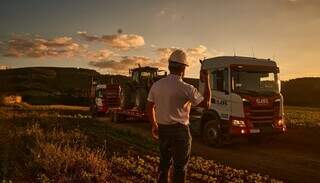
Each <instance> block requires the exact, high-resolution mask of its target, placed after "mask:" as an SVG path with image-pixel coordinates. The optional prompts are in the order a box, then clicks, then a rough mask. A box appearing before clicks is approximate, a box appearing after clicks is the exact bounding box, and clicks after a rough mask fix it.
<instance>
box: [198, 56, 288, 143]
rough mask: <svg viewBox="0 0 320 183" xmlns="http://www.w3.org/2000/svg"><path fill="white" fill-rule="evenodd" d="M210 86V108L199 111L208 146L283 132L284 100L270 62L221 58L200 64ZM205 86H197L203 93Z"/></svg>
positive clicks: (235, 57) (274, 67)
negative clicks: (225, 140) (231, 139)
mask: <svg viewBox="0 0 320 183" xmlns="http://www.w3.org/2000/svg"><path fill="white" fill-rule="evenodd" d="M201 69H205V70H208V72H209V75H210V84H211V93H212V99H211V107H210V109H208V110H205V111H202V116H201V132H202V137H203V139H204V141H205V142H206V143H207V144H208V145H212V146H219V145H221V144H222V142H223V140H224V139H225V138H226V137H236V136H245V137H249V138H256V139H258V138H260V137H261V136H263V135H271V134H277V133H283V132H284V131H286V126H285V123H284V111H283V97H282V95H281V93H280V79H279V67H277V64H276V62H275V61H272V60H270V59H257V58H251V57H238V56H223V57H215V58H209V59H205V60H203V61H202V65H201ZM203 88H204V84H203V83H202V82H200V83H199V90H200V92H203Z"/></svg>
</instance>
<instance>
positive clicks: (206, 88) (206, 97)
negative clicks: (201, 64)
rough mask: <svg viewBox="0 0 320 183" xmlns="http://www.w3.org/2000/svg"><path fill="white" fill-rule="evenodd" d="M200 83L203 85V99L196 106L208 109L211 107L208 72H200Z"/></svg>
mask: <svg viewBox="0 0 320 183" xmlns="http://www.w3.org/2000/svg"><path fill="white" fill-rule="evenodd" d="M200 81H201V82H202V83H204V94H203V97H204V99H203V101H202V102H201V103H200V104H199V105H198V106H199V107H200V106H201V107H204V108H206V109H209V108H210V105H211V88H210V81H209V72H208V70H203V69H202V70H200Z"/></svg>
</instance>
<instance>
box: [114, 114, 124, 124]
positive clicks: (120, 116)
mask: <svg viewBox="0 0 320 183" xmlns="http://www.w3.org/2000/svg"><path fill="white" fill-rule="evenodd" d="M124 121H125V116H124V115H123V114H119V113H117V112H113V113H111V122H114V123H121V122H124Z"/></svg>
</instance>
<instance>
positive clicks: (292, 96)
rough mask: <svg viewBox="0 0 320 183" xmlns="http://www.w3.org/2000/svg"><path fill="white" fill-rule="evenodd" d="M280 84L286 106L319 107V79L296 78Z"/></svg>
mask: <svg viewBox="0 0 320 183" xmlns="http://www.w3.org/2000/svg"><path fill="white" fill-rule="evenodd" d="M281 84H282V91H281V92H282V94H283V97H284V101H285V104H286V105H294V106H310V107H320V95H319V94H320V78H319V77H317V78H316V77H314V78H297V79H292V80H289V81H283V82H282V83H281Z"/></svg>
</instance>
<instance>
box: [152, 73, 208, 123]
mask: <svg viewBox="0 0 320 183" xmlns="http://www.w3.org/2000/svg"><path fill="white" fill-rule="evenodd" d="M203 99H204V98H203V96H202V95H201V94H200V93H199V92H198V90H197V89H196V88H195V87H194V86H192V85H190V84H188V83H185V82H184V81H182V78H181V77H180V76H177V75H174V74H169V75H168V76H167V77H165V78H162V79H160V80H159V81H157V82H155V83H154V84H153V85H152V87H151V89H150V91H149V95H148V101H149V102H153V103H154V104H155V113H156V114H155V117H156V121H157V123H158V124H164V125H169V124H175V123H182V124H184V125H188V124H189V113H190V109H191V105H193V106H197V105H198V104H200V103H201V102H202V100H203Z"/></svg>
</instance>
